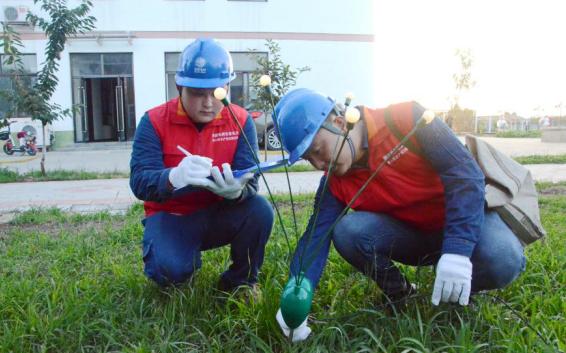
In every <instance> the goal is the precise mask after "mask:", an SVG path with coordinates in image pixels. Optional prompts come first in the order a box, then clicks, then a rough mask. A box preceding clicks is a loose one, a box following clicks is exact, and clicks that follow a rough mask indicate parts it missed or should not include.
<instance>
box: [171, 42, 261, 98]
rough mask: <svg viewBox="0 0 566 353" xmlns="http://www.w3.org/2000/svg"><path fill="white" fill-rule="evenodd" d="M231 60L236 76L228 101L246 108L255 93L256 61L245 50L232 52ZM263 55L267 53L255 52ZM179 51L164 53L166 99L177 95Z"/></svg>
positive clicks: (231, 85)
mask: <svg viewBox="0 0 566 353" xmlns="http://www.w3.org/2000/svg"><path fill="white" fill-rule="evenodd" d="M230 54H231V55H232V61H233V63H234V71H235V72H236V78H235V79H234V80H233V81H232V82H231V83H230V101H231V102H232V103H234V104H237V105H239V106H241V107H244V108H248V107H249V105H250V104H251V102H252V100H253V99H254V98H255V97H256V95H257V93H256V92H255V90H254V89H253V87H252V85H251V74H252V72H254V71H255V70H256V69H257V63H256V61H255V60H254V59H253V57H251V56H250V55H249V53H247V52H233V53H230ZM255 54H256V55H265V57H267V53H257V52H255ZM180 55H181V53H165V84H166V90H167V91H166V93H167V100H169V99H173V98H175V97H177V96H178V94H179V93H178V92H177V85H176V84H175V72H176V71H177V66H178V64H179V56H180Z"/></svg>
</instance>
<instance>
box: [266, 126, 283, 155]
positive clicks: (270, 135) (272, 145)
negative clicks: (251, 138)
mask: <svg viewBox="0 0 566 353" xmlns="http://www.w3.org/2000/svg"><path fill="white" fill-rule="evenodd" d="M266 140H267V149H268V150H270V151H273V150H278V149H280V148H281V142H280V141H279V138H278V137H277V132H275V127H273V126H272V127H270V128H269V129H267V138H266Z"/></svg>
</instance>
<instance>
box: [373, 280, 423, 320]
mask: <svg viewBox="0 0 566 353" xmlns="http://www.w3.org/2000/svg"><path fill="white" fill-rule="evenodd" d="M383 294H384V300H383V301H382V304H381V306H384V310H385V312H386V313H387V314H389V315H394V314H396V313H399V312H403V311H405V309H406V308H407V306H408V304H409V303H410V301H411V298H412V297H414V296H415V295H416V294H417V286H416V285H415V284H414V283H409V282H408V281H407V282H406V286H405V289H404V290H402V291H401V292H397V293H392V294H386V293H383Z"/></svg>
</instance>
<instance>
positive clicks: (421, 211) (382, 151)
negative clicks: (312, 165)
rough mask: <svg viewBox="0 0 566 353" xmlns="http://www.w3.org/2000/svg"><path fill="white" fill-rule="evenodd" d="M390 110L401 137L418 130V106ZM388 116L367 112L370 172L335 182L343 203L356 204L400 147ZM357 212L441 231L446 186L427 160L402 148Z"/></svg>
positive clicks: (356, 171) (332, 186)
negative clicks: (416, 123) (415, 108)
mask: <svg viewBox="0 0 566 353" xmlns="http://www.w3.org/2000/svg"><path fill="white" fill-rule="evenodd" d="M387 109H389V112H390V116H391V121H392V122H393V123H394V124H395V126H396V127H397V129H398V130H399V132H400V133H401V134H402V136H404V135H405V134H407V133H408V132H409V131H410V130H411V129H412V128H413V126H414V122H413V121H414V120H413V103H411V102H409V103H401V104H396V105H392V106H390V107H389V108H387ZM385 111H386V109H369V108H366V107H364V108H363V118H364V121H365V123H366V126H367V130H368V153H369V159H368V164H369V169H365V168H364V169H352V170H350V171H349V172H347V173H346V174H345V175H343V176H341V177H338V176H333V177H331V178H330V181H329V185H330V191H331V192H332V194H333V195H334V196H336V198H338V199H339V200H340V201H342V202H344V203H348V202H350V200H352V198H353V196H354V195H355V194H356V192H357V191H358V190H359V189H360V187H361V186H362V185H363V184H364V183H365V182H366V181H367V179H368V178H369V176H370V175H371V174H372V172H373V171H374V170H376V169H377V167H378V166H379V164H380V163H381V162H382V161H383V159H384V158H385V156H386V155H387V154H388V153H389V152H390V151H391V149H392V148H393V147H394V146H395V145H397V144H398V143H399V139H398V138H397V137H396V136H395V134H394V133H392V132H391V131H390V130H389V128H388V127H387V124H386V122H385ZM410 140H411V142H412V143H413V144H414V146H416V148H417V151H418V150H420V147H419V144H418V142H417V140H416V138H415V137H414V135H413V137H412V138H411V139H410ZM352 208H353V209H354V210H360V211H371V212H376V213H383V214H387V215H389V216H391V217H393V218H396V219H398V220H399V221H402V222H404V223H407V224H409V225H411V226H413V227H415V228H417V229H419V230H422V231H438V230H441V229H443V227H444V215H445V200H444V186H443V185H442V183H441V180H440V177H439V175H438V173H437V172H436V171H435V170H434V169H433V168H432V166H431V165H430V163H429V162H428V161H427V160H426V159H424V158H423V157H421V156H419V155H418V153H413V152H412V151H410V150H409V149H407V148H406V147H402V148H401V150H400V151H399V152H398V153H397V154H396V155H394V156H392V157H391V159H390V160H389V162H388V163H387V165H386V166H384V167H383V169H382V170H381V172H380V173H379V174H378V175H377V176H376V177H375V178H374V179H373V180H372V182H371V183H370V184H369V185H368V187H367V188H366V189H365V191H364V192H363V193H362V194H361V195H360V197H359V198H358V199H357V200H356V201H355V202H354V204H353V205H352Z"/></svg>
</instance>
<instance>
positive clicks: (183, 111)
mask: <svg viewBox="0 0 566 353" xmlns="http://www.w3.org/2000/svg"><path fill="white" fill-rule="evenodd" d="M235 76H236V75H235V73H234V70H233V67H232V58H231V56H230V53H228V51H226V49H224V48H223V47H221V46H220V44H219V43H218V42H216V41H215V40H213V39H197V40H195V41H194V42H192V43H191V44H190V45H189V46H187V47H186V48H185V50H184V51H183V53H182V54H181V57H180V61H179V68H178V69H177V73H176V75H175V82H176V84H177V89H178V91H179V96H178V97H176V98H174V99H172V100H170V101H168V102H166V103H164V104H162V105H160V106H157V107H155V108H152V109H150V110H149V111H147V112H146V113H145V115H144V116H143V117H142V119H141V121H140V123H139V125H138V127H137V129H136V135H135V138H134V144H133V150H132V158H131V161H130V169H131V174H130V187H131V189H132V191H133V192H134V194H135V195H136V197H137V198H139V199H141V200H144V209H145V219H144V220H143V225H144V227H145V229H144V235H143V262H144V264H145V267H144V272H145V274H146V276H147V277H149V278H150V279H152V280H153V281H155V282H156V283H158V284H159V285H161V286H167V285H172V284H173V285H175V284H180V283H183V282H186V281H188V280H189V279H190V278H191V277H192V275H193V273H194V272H195V271H196V270H197V269H198V268H200V266H201V251H204V250H209V249H213V248H218V247H221V246H225V245H228V244H230V256H231V259H232V264H231V265H230V266H229V268H228V269H227V270H226V271H225V272H224V273H223V274H222V276H221V277H220V280H219V282H218V286H217V287H218V289H219V290H221V291H226V292H230V291H234V290H235V289H236V288H238V287H241V286H244V287H247V288H252V289H254V288H255V285H256V283H257V276H258V271H259V269H260V267H261V265H262V263H263V257H264V249H265V245H266V243H267V240H268V238H269V235H270V233H271V228H272V226H273V210H272V208H271V205H270V204H269V203H268V202H267V200H266V199H265V198H264V197H262V196H260V195H258V194H257V189H258V182H257V176H256V177H254V176H253V175H252V174H250V173H248V174H246V175H244V176H242V177H241V178H234V176H233V174H232V169H234V170H237V169H245V168H247V167H251V166H253V165H254V163H255V162H254V158H253V155H254V154H255V153H256V151H257V150H258V145H257V135H256V130H255V126H254V122H253V119H252V118H251V116H250V115H249V114H248V112H247V111H246V110H244V109H243V108H241V107H239V106H237V105H234V104H231V105H230V107H231V109H232V110H233V111H234V112H235V115H236V119H237V120H238V123H236V122H235V121H234V119H232V117H231V116H230V113H229V110H228V108H226V107H223V105H222V103H221V102H220V101H218V100H217V99H215V98H214V95H213V92H214V89H216V88H217V87H224V88H225V89H226V90H228V89H229V87H230V81H232V80H233V79H234V78H235ZM238 124H240V125H241V126H242V127H243V133H244V134H245V136H247V139H248V141H249V142H250V144H251V147H252V148H253V150H250V148H249V147H248V145H247V143H246V142H245V139H244V136H243V135H242V134H241V132H240V129H239V128H238ZM179 147H180V148H179ZM182 149H184V150H185V151H187V152H184V151H183V150H182ZM254 292H255V291H254Z"/></svg>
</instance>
